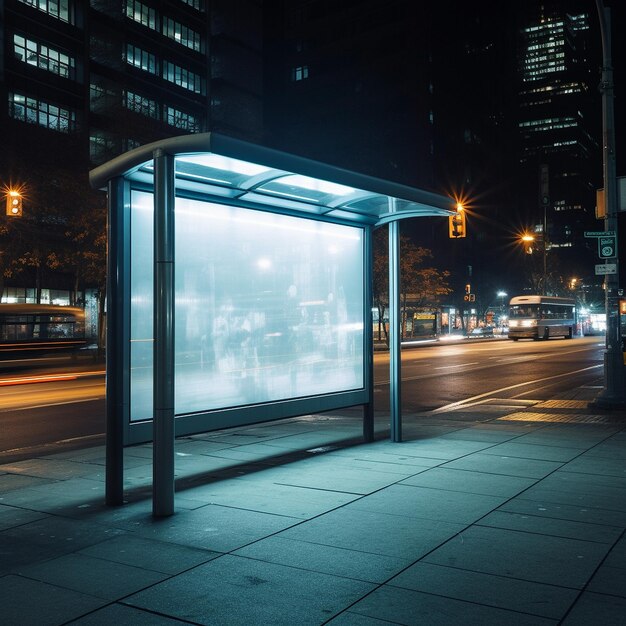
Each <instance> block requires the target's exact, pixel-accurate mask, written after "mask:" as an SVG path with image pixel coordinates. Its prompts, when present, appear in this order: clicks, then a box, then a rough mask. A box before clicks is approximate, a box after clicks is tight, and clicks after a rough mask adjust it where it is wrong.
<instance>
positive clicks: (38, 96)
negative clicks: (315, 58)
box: [0, 0, 263, 295]
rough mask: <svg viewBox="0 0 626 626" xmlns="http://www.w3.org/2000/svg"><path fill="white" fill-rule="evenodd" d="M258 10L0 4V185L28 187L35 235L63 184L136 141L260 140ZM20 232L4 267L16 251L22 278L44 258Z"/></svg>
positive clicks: (34, 0) (128, 3) (200, 2)
mask: <svg viewBox="0 0 626 626" xmlns="http://www.w3.org/2000/svg"><path fill="white" fill-rule="evenodd" d="M262 16H263V14H262V2H261V1H260V0H259V1H256V0H239V1H238V2H236V3H233V2H229V1H228V0H211V1H210V2H209V1H208V0H90V1H89V2H86V1H83V0H2V1H0V137H1V138H2V150H1V151H0V189H2V188H5V189H7V188H8V187H10V186H14V185H20V186H22V187H23V189H24V190H25V196H24V197H25V204H24V219H23V220H22V223H23V224H24V225H26V223H27V222H28V220H31V222H32V223H31V222H28V224H29V225H30V226H31V227H32V228H40V229H42V227H41V222H42V220H43V222H45V224H46V226H44V227H43V229H42V230H41V237H42V241H43V239H45V238H46V237H49V235H50V233H53V232H54V231H55V230H57V231H58V230H60V228H59V227H58V225H59V224H62V223H63V221H64V220H67V219H70V218H68V213H67V212H65V211H64V210H62V209H60V208H59V207H61V206H62V205H63V198H62V197H60V196H61V195H62V194H63V193H67V194H70V189H69V183H68V182H67V181H72V183H71V185H72V187H74V184H75V185H82V186H83V188H84V189H85V190H86V189H87V188H88V184H87V173H88V171H89V169H90V168H91V167H93V166H95V165H98V164H101V163H103V162H105V161H107V160H109V159H111V158H113V157H115V156H117V155H119V154H121V153H123V152H125V151H127V150H129V149H132V148H134V147H136V146H139V145H143V144H146V143H149V142H151V141H154V140H157V139H161V138H164V137H167V136H173V135H182V134H188V133H197V132H205V131H216V132H220V133H223V134H227V135H230V136H235V137H238V138H241V139H245V140H248V141H258V140H260V138H261V136H262V88H263V58H262V52H263V50H262V48H263V41H262V35H263V29H262ZM62 177H65V178H66V179H67V180H65V181H63V182H62V183H61V182H59V181H60V179H61V178H62ZM55 180H56V181H57V182H58V184H57V185H56V189H52V188H51V187H50V185H49V183H50V182H51V181H55ZM63 187H65V192H64V191H62V189H63ZM52 205H54V211H53V210H52V209H51V208H50V207H51V206H52ZM55 211H56V215H53V214H52V213H54V212H55ZM36 222H38V224H37V223H36ZM55 224H56V225H57V226H55ZM10 226H12V227H13V229H14V230H15V228H16V227H17V226H18V222H16V221H13V222H12V223H11V224H10ZM23 230H24V229H23ZM16 232H17V231H16ZM1 234H2V233H1V232H0V235H1ZM13 239H16V237H14V238H13ZM22 240H23V243H24V246H22V249H20V250H19V251H18V250H17V249H16V251H15V254H14V255H13V258H12V259H7V258H6V257H7V256H8V255H6V254H5V255H3V258H2V259H0V265H2V267H1V268H0V269H7V272H6V273H7V274H8V275H12V274H13V275H15V272H11V271H10V269H11V268H10V265H7V263H9V264H10V263H11V262H12V263H15V260H16V258H17V257H18V255H21V257H20V258H25V259H27V261H28V263H25V264H22V266H21V267H20V269H21V274H20V277H19V280H22V281H25V280H28V275H29V272H30V271H31V270H32V267H34V266H37V267H40V266H41V263H43V262H44V258H43V257H42V258H41V259H40V260H38V261H37V262H36V263H35V262H31V259H32V256H33V253H32V252H28V254H29V255H30V256H24V255H25V254H26V252H24V250H27V248H28V245H30V244H29V242H28V238H27V237H26V236H24V237H22ZM31 240H34V237H31ZM33 245H34V244H33ZM41 248H42V246H39V248H38V249H39V250H40V249H41ZM48 274H49V276H51V273H50V272H48ZM16 280H18V279H17V278H16ZM1 291H2V290H1V289H0V292H1ZM0 295H1V294H0Z"/></svg>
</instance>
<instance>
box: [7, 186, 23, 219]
mask: <svg viewBox="0 0 626 626" xmlns="http://www.w3.org/2000/svg"><path fill="white" fill-rule="evenodd" d="M7 215H9V216H11V217H22V194H21V193H20V192H19V191H9V192H8V193H7Z"/></svg>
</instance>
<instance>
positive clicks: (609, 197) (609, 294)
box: [590, 0, 626, 409]
mask: <svg viewBox="0 0 626 626" xmlns="http://www.w3.org/2000/svg"><path fill="white" fill-rule="evenodd" d="M596 7H597V9H598V17H599V20H600V35H601V37H602V80H601V82H600V92H601V93H602V161H603V176H604V202H605V206H606V215H605V218H604V230H605V232H606V233H607V235H608V233H610V232H612V233H615V238H616V239H615V258H614V259H608V260H607V262H610V263H614V264H615V265H616V267H619V262H618V258H617V257H618V252H617V178H616V173H615V113H614V108H613V67H612V62H611V10H610V9H609V8H606V7H605V6H604V3H603V2H602V0H596ZM604 287H605V298H604V305H605V310H606V350H605V352H604V389H603V390H602V391H601V392H600V393H599V394H598V396H597V397H596V399H595V400H593V401H592V402H590V406H592V407H597V408H602V409H617V408H623V407H624V406H626V385H625V382H626V381H625V380H624V374H625V370H626V368H625V367H624V360H623V354H622V345H621V344H622V338H621V329H620V319H619V295H618V288H619V274H618V273H617V272H616V273H615V274H606V276H605V282H604Z"/></svg>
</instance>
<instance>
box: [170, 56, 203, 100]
mask: <svg viewBox="0 0 626 626" xmlns="http://www.w3.org/2000/svg"><path fill="white" fill-rule="evenodd" d="M163 78H164V79H165V80H167V81H169V82H170V83H174V84H175V85H178V86H179V87H182V88H183V89H189V91H193V92H194V93H201V94H203V93H204V91H205V90H204V84H203V82H204V81H203V80H202V77H201V76H200V75H199V74H194V73H193V72H190V71H189V70H186V69H185V68H184V67H180V66H178V65H175V64H174V63H170V62H169V61H164V62H163Z"/></svg>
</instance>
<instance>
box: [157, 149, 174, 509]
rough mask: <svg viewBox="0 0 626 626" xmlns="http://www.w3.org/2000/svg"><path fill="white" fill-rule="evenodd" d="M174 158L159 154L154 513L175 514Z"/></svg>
mask: <svg viewBox="0 0 626 626" xmlns="http://www.w3.org/2000/svg"><path fill="white" fill-rule="evenodd" d="M174 199H175V193H174V157H173V156H172V155H169V154H165V153H164V152H163V151H162V150H156V151H155V153H154V352H153V355H154V357H153V367H154V370H153V384H154V390H153V400H154V421H153V459H152V479H153V480H152V514H153V515H154V516H155V517H166V516H168V515H172V514H173V513H174Z"/></svg>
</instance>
